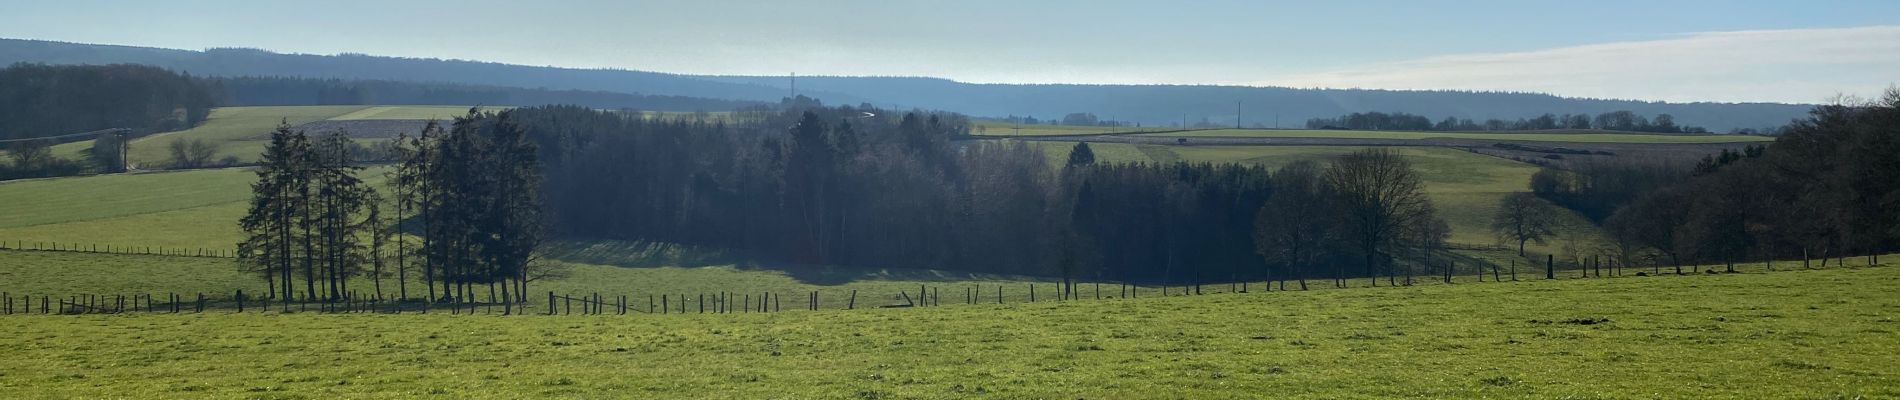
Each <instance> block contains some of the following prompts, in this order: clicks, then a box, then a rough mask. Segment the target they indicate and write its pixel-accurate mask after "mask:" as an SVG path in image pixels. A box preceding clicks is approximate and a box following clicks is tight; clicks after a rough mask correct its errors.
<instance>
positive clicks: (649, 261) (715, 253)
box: [543, 240, 1048, 286]
mask: <svg viewBox="0 0 1900 400" xmlns="http://www.w3.org/2000/svg"><path fill="white" fill-rule="evenodd" d="M543 252H544V253H543V254H544V256H545V257H547V258H549V259H554V260H559V261H565V262H572V263H580V264H594V265H607V266H615V267H622V268H661V267H681V268H700V267H715V266H719V267H723V266H730V267H732V268H735V269H739V270H746V271H772V272H780V273H784V274H785V275H786V276H789V277H791V278H792V279H793V280H796V281H798V282H799V283H804V284H809V285H821V286H836V285H843V284H848V283H852V282H856V281H863V280H885V281H919V282H955V281H1045V280H1048V279H1046V278H1036V277H1024V276H1015V275H1004V274H986V273H974V272H965V271H942V270H929V269H909V268H865V267H847V266H835V265H811V264H799V263H791V262H780V261H771V260H765V259H762V258H758V257H753V256H750V255H747V254H744V253H742V252H737V251H732V250H726V249H717V248H709V247H703V246H692V245H682V244H674V243H659V242H646V241H619V240H588V241H552V242H549V243H547V244H546V245H545V246H544V250H543Z"/></svg>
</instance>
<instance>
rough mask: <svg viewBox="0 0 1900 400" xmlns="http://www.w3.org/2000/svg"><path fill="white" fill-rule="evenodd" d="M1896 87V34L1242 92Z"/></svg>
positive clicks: (1664, 49) (1835, 90)
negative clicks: (1291, 89)
mask: <svg viewBox="0 0 1900 400" xmlns="http://www.w3.org/2000/svg"><path fill="white" fill-rule="evenodd" d="M1895 82H1900V26H1873V27H1860V28H1825V29H1789V30H1756V31H1732V32H1704V33H1693V34H1687V35H1683V36H1681V37H1677V38H1670V39H1661V40H1647V41H1634V42H1617V43H1602V44H1592V45H1583V46H1574V47H1562V48H1554V49H1546V50H1537V51H1526V52H1511V53H1490V54H1465V55H1447V56H1436V57H1429V58H1423V59H1418V60H1411V61H1404V62H1396V63H1386V64H1376V65H1368V66H1364V67H1358V68H1349V69H1343V70H1336V71H1328V72H1321V73H1312V74H1303V75H1294V76H1289V77H1285V78H1281V79H1272V80H1264V81H1256V82H1248V84H1254V85H1275V86H1293V87H1348V88H1350V87H1357V88H1379V89H1461V90H1510V91H1536V92H1547V93H1554V94H1559V95H1564V96H1582V97H1601V98H1620V99H1642V100H1664V101H1736V102H1740V101H1772V102H1790V103H1815V102H1821V101H1824V100H1826V99H1828V98H1829V97H1832V96H1834V95H1836V94H1843V93H1844V94H1859V95H1876V94H1879V93H1880V92H1881V91H1882V90H1884V89H1885V88H1887V87H1888V86H1890V85H1893V84H1894V83H1895Z"/></svg>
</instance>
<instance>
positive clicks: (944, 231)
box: [510, 97, 1448, 284]
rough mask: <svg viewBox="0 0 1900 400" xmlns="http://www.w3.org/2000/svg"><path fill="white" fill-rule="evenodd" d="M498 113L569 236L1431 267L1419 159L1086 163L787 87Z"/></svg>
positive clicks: (946, 257)
mask: <svg viewBox="0 0 1900 400" xmlns="http://www.w3.org/2000/svg"><path fill="white" fill-rule="evenodd" d="M510 115H511V118H513V120H514V121H516V123H518V124H520V126H521V127H522V129H523V130H524V131H525V132H527V136H528V137H529V138H531V140H533V141H535V142H536V143H537V145H538V147H539V148H540V153H541V155H540V159H541V160H543V161H544V162H545V169H546V183H545V186H544V188H545V192H546V194H545V195H544V196H543V197H544V198H545V199H546V201H547V203H548V210H549V212H550V215H548V220H549V222H550V226H551V227H552V228H553V230H554V232H555V234H557V235H560V236H564V237H569V238H596V239H622V240H651V241H661V242H672V243H688V244H697V245H708V246H716V247H723V248H730V249H736V250H739V251H742V252H747V253H751V254H753V255H755V256H758V257H762V258H767V259H777V260H784V261H791V262H796V263H803V264H810V265H853V266H870V267H905V268H934V269H945V270H959V271H973V272H988V273H1011V274H1031V275H1043V276H1061V277H1064V278H1091V279H1113V280H1126V281H1142V282H1168V283H1173V284H1188V283H1201V282H1211V281H1225V280H1228V279H1234V278H1250V279H1262V278H1269V277H1270V278H1275V279H1293V278H1307V277H1329V278H1337V279H1343V278H1347V277H1364V276H1385V277H1387V278H1388V280H1389V281H1390V282H1396V279H1397V278H1396V277H1398V276H1403V275H1406V274H1410V273H1415V272H1423V271H1427V270H1432V271H1435V269H1431V268H1433V267H1432V266H1429V265H1421V264H1417V263H1418V262H1420V261H1424V260H1429V259H1430V256H1431V253H1432V252H1434V251H1437V250H1439V249H1440V247H1441V246H1442V244H1443V240H1444V238H1445V235H1446V234H1447V233H1448V232H1447V228H1446V227H1445V224H1444V222H1443V221H1441V220H1439V219H1438V218H1437V217H1436V216H1435V214H1434V209H1433V206H1432V205H1431V203H1430V202H1429V201H1428V200H1426V199H1425V197H1424V196H1423V194H1422V183H1421V181H1420V180H1419V178H1418V175H1417V174H1416V173H1415V172H1414V171H1412V169H1411V168H1410V166H1409V165H1407V164H1406V162H1405V161H1404V160H1403V159H1402V158H1400V157H1398V156H1396V155H1394V154H1393V153H1390V152H1386V151H1380V150H1368V151H1366V152H1362V153H1358V154H1354V155H1351V156H1347V157H1342V158H1340V159H1339V160H1337V161H1335V162H1333V163H1332V164H1330V165H1318V164H1312V163H1302V164H1296V165H1294V166H1290V167H1287V168H1284V169H1282V170H1279V171H1269V170H1267V169H1264V168H1260V167H1252V166H1241V165H1234V164H1222V165H1214V164H1187V163H1178V164H1140V163H1137V164H1100V163H1096V162H1095V161H1094V160H1093V157H1092V154H1093V153H1092V151H1091V150H1090V149H1089V148H1088V147H1087V144H1077V145H1076V147H1075V149H1074V150H1073V151H1072V152H1071V156H1070V158H1069V159H1067V160H1057V161H1059V162H1056V163H1052V162H1050V160H1045V159H1044V153H1043V152H1042V151H1040V149H1038V148H1036V147H1032V146H1031V145H1029V144H1025V143H1022V142H1013V141H980V140H968V141H952V140H951V139H952V138H956V137H958V136H961V135H964V134H966V132H967V130H968V124H969V123H968V119H967V118H966V117H964V116H961V115H956V114H950V113H941V112H921V111H911V112H892V111H888V110H882V109H875V108H863V107H851V106H845V107H824V106H822V105H819V104H817V102H816V101H813V100H809V99H805V98H802V97H801V98H798V99H795V100H788V101H786V102H784V103H783V104H780V105H778V106H775V107H753V108H749V109H746V110H742V111H740V112H738V113H737V114H736V117H735V118H734V120H735V121H738V122H736V123H733V124H725V123H722V122H711V121H704V120H685V119H665V120H656V119H644V118H629V117H626V116H622V115H617V114H615V113H610V112H601V111H595V110H590V109H586V108H580V107H560V106H557V107H531V108H522V109H516V110H514V111H511V113H510ZM1052 164H1056V165H1060V166H1059V167H1052ZM1288 249H1290V250H1288ZM1390 282H1389V283H1390ZM1302 284H1304V282H1302Z"/></svg>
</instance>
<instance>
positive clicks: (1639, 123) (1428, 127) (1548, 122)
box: [1306, 111, 1709, 133]
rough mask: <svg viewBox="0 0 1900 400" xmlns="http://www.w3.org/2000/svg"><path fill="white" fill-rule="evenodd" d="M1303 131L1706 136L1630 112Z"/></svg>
mask: <svg viewBox="0 0 1900 400" xmlns="http://www.w3.org/2000/svg"><path fill="white" fill-rule="evenodd" d="M1306 129H1351V130H1367V131H1533V130H1550V129H1602V130H1610V131H1630V132H1654V133H1708V132H1709V130H1708V129H1703V128H1702V127H1699V126H1683V125H1677V124H1676V117H1675V116H1673V115H1669V114H1656V116H1655V117H1653V118H1652V117H1644V116H1642V115H1638V114H1636V113H1634V112H1630V111H1611V112H1606V113H1602V114H1597V115H1596V116H1591V115H1589V114H1563V115H1557V114H1544V115H1539V116H1536V117H1532V118H1518V119H1517V120H1515V121H1507V120H1502V119H1496V118H1492V119H1488V120H1485V121H1484V122H1475V121H1472V120H1471V119H1470V118H1457V117H1445V118H1444V119H1441V120H1438V122H1432V119H1431V118H1427V117H1425V116H1422V115H1412V114H1406V113H1402V112H1398V113H1383V112H1378V111H1373V112H1362V113H1361V112H1356V113H1351V114H1346V115H1341V116H1339V117H1335V118H1313V119H1309V120H1306Z"/></svg>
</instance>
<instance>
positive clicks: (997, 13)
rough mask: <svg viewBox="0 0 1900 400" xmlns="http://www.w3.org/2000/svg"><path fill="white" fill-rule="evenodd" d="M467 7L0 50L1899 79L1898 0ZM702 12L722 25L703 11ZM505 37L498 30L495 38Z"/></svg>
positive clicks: (107, 18)
mask: <svg viewBox="0 0 1900 400" xmlns="http://www.w3.org/2000/svg"><path fill="white" fill-rule="evenodd" d="M345 3H347V2H345ZM464 3H465V2H454V3H450V2H438V1H417V2H402V3H395V4H382V3H374V5H373V6H374V7H375V8H376V9H377V10H378V11H377V12H375V13H362V12H358V11H355V10H359V9H362V8H363V7H371V6H372V5H371V3H364V4H363V7H353V6H338V5H336V4H328V3H326V4H308V3H277V2H234V1H225V0H201V1H188V2H184V3H172V4H166V5H153V4H122V3H114V2H100V1H76V2H59V3H42V2H24V3H21V4H14V5H13V8H14V9H16V10H19V11H21V12H14V13H8V14H7V15H0V37H14V38H22V39H34V40H50V41H62V42H77V43H95V44H111V45H126V46H138V47H158V48H170V49H187V50H203V49H207V48H219V47H242V48H257V49H263V50H269V51H273V52H280V53H302V54H326V55H327V54H340V53H358V54H369V55H377V56H392V57H414V58H442V59H459V60H471V61H485V62H497V63H505V64H520V65H533V66H552V67H563V68H586V69H592V68H608V69H627V70H639V71H653V72H665V73H676V74H686V75H747V76H778V75H788V74H793V73H796V74H798V75H804V76H888V77H898V76H901V77H933V78H943V79H949V80H955V81H959V82H970V83H1004V84H1043V83H1069V84H1178V85H1234V86H1276V87H1295V88H1340V89H1355V88H1357V89H1391V90H1476V91H1510V92H1537V93H1549V94H1554V95H1559V96H1565V97H1584V98H1602V99H1630V100H1647V101H1669V102H1704V101H1706V102H1780V103H1817V102H1823V101H1825V100H1827V99H1829V98H1830V97H1833V96H1835V95H1837V94H1847V95H1858V96H1864V97H1871V96H1876V95H1878V94H1879V92H1880V91H1881V90H1883V89H1884V88H1887V87H1889V86H1891V85H1893V84H1894V83H1895V82H1896V80H1895V79H1896V78H1893V77H1892V76H1891V71H1895V70H1900V19H1896V18H1895V17H1892V16H1893V15H1900V4H1895V3H1890V2H1873V1H1853V2H1830V3H1828V4H1829V5H1832V7H1814V5H1812V4H1769V5H1764V4H1744V5H1737V4H1731V3H1723V2H1670V3H1664V4H1649V3H1640V2H1607V3H1593V4H1590V5H1589V6H1588V7H1575V6H1571V5H1567V4H1554V3H1550V4H1521V3H1510V2H1505V3H1495V2H1468V3H1461V4H1457V5H1429V6H1419V5H1413V4H1409V3H1385V2H1357V3H1353V4H1326V5H1315V4H1297V3H1296V4H1273V3H1256V2H1208V3H1199V4H1198V5H1195V6H1176V5H1156V4H1149V3H1140V2H1099V3H1098V2H1089V3H1087V5H1088V7H1081V5H1082V4H1081V3H1074V2H1066V1H1063V2H1045V3H1031V4H1012V3H991V2H977V3H972V4H967V5H966V4H959V5H958V6H957V7H936V6H934V5H932V4H928V3H896V4H890V3H881V2H830V3H824V4H816V5H813V4H745V5H739V4H710V5H709V4H685V3H678V4H676V3H646V2H639V3H619V2H595V1H570V2H556V3H553V4H537V5H535V6H534V7H521V6H518V5H509V3H505V2H482V1H476V2H473V3H472V4H469V5H467V6H464V5H463V4H464ZM451 5H454V7H455V8H461V9H475V10H497V11H496V12H491V13H481V12H477V13H472V14H473V15H469V16H465V17H463V18H462V19H460V20H458V21H457V22H455V23H448V22H446V21H438V20H434V19H432V18H434V16H436V15H440V14H442V13H443V12H445V10H450V9H451ZM488 6H493V7H488ZM705 15H717V16H719V18H692V17H696V16H705ZM278 16H295V17H290V18H280V17H278ZM1131 18H1133V19H1131ZM75 20H89V21H96V22H97V23H90V24H72V23H70V21H75ZM422 21H428V22H422ZM497 26H499V27H504V28H501V29H492V28H490V27H497ZM1817 43H1819V44H1820V45H1816V44H1817ZM1816 71H1822V72H1824V73H1815V72H1816Z"/></svg>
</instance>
